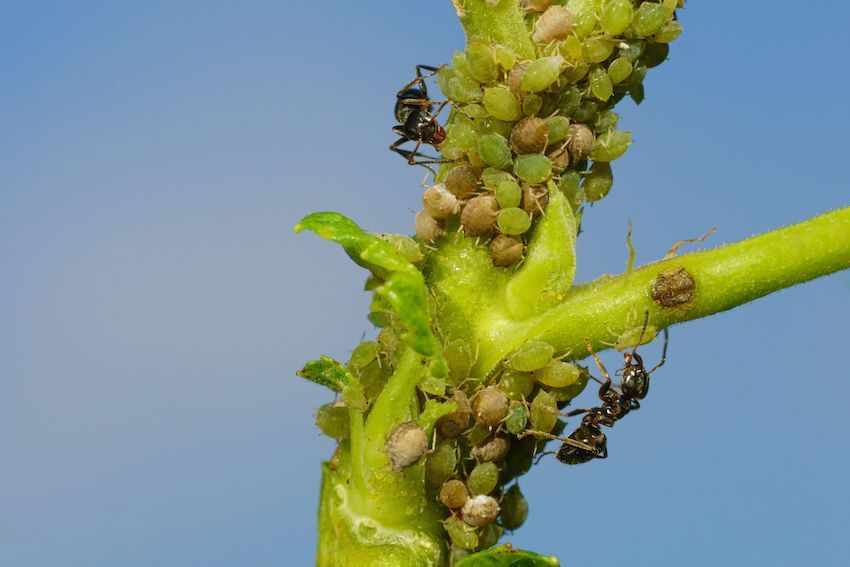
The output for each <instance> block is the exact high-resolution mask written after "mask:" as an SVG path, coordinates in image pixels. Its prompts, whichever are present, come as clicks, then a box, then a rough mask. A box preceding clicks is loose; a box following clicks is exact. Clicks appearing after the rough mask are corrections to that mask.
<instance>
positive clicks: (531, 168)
mask: <svg viewBox="0 0 850 567" xmlns="http://www.w3.org/2000/svg"><path fill="white" fill-rule="evenodd" d="M514 173H515V174H516V176H517V177H519V178H520V179H522V180H523V181H527V182H528V183H543V182H545V181H546V180H547V179H549V177H551V175H552V161H551V160H550V159H549V158H548V157H546V156H544V155H543V154H528V155H524V156H519V157H517V158H516V161H515V162H514Z"/></svg>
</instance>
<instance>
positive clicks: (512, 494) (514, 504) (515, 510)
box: [499, 484, 528, 530]
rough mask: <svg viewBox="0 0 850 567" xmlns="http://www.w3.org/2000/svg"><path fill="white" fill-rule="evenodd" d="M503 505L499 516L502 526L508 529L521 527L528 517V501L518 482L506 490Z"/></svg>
mask: <svg viewBox="0 0 850 567" xmlns="http://www.w3.org/2000/svg"><path fill="white" fill-rule="evenodd" d="M501 506H502V511H501V512H500V513H499V518H500V519H501V524H502V527H504V528H505V529H506V530H515V529H517V528H519V527H520V526H522V525H523V524H524V523H525V520H526V518H528V501H527V500H526V499H525V496H524V495H523V494H522V492H521V491H520V489H519V485H518V484H514V485H513V486H511V487H510V488H508V489H507V490H506V491H505V495H504V496H502V502H501Z"/></svg>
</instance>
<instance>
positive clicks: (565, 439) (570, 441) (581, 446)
mask: <svg viewBox="0 0 850 567" xmlns="http://www.w3.org/2000/svg"><path fill="white" fill-rule="evenodd" d="M529 435H534V436H535V437H544V438H546V439H552V440H554V441H560V442H561V443H566V444H567V445H571V446H573V447H578V448H579V449H584V450H585V451H590V452H591V453H595V452H596V451H597V450H596V449H594V448H593V447H591V446H590V445H588V444H586V443H582V442H581V441H576V440H575V439H570V438H569V437H558V436H557V435H552V434H551V433H546V432H545V431H536V430H534V429H526V430H525V431H523V432H522V433H520V434H519V435H517V436H516V437H517V439H523V438H525V437H528V436H529Z"/></svg>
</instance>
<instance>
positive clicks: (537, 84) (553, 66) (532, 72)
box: [520, 55, 564, 93]
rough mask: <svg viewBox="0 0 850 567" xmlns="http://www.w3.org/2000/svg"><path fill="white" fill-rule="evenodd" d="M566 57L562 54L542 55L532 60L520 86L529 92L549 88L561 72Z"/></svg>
mask: <svg viewBox="0 0 850 567" xmlns="http://www.w3.org/2000/svg"><path fill="white" fill-rule="evenodd" d="M563 67H564V58H563V57H561V56H560V55H552V56H550V57H541V58H540V59H537V60H535V61H532V62H531V63H530V64H529V65H528V67H526V68H525V71H524V72H523V74H522V80H521V81H520V88H522V90H524V91H526V92H529V93H538V92H541V91H545V90H546V89H548V88H549V87H550V86H552V84H554V82H555V81H557V80H558V75H560V74H561V69H562V68H563Z"/></svg>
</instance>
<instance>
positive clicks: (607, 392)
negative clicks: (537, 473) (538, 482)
mask: <svg viewBox="0 0 850 567" xmlns="http://www.w3.org/2000/svg"><path fill="white" fill-rule="evenodd" d="M648 323H649V312H648V311H647V313H646V317H645V318H644V322H643V328H642V330H641V333H640V337H639V338H638V342H637V344H638V345H639V344H641V342H643V336H644V333H646V327H647V324H648ZM663 332H664V347H663V349H662V351H661V361H660V362H659V363H658V364H656V365H655V366H654V367H653V368H652V370H649V371H647V370H646V368H645V367H644V364H643V359H642V358H641V356H640V355H639V354H638V353H637V345H635V347H634V348H633V349H632V351H631V352H626V353H624V354H623V358H624V359H625V364H624V366H623V372H622V379H621V380H620V391H617V390H616V389H615V388H614V387H613V386H612V385H611V382H612V381H611V375H610V374H608V370H607V369H606V368H605V366H604V365H603V364H602V361H601V360H600V359H599V357H598V356H597V355H596V353H595V352H594V351H593V348H592V347H591V346H590V341H589V340H587V339H585V345H586V346H587V350H588V352H589V353H590V354H591V356H593V359H594V360H595V361H596V366H598V367H599V370H600V371H601V372H602V375H603V376H604V377H605V380H604V381H602V382H600V383H601V386H600V387H599V399H600V400H601V401H602V405H600V406H597V407H593V408H587V409H576V410H573V411H571V412H569V413H568V414H567V416H568V417H572V416H576V415H581V414H584V417H583V418H582V420H581V425H580V426H579V427H578V428H577V429H576V430H575V431H573V432H572V433H571V434H570V435H569V437H566V438H561V437H555V436H553V435H548V434H543V436H545V437H550V438H553V439H557V440H559V441H561V442H562V443H563V444H562V445H561V447H560V449H558V452H557V453H556V454H555V458H557V459H558V460H559V461H561V462H562V463H564V464H566V465H578V464H581V463H586V462H588V461H590V460H592V459H605V458H607V457H608V446H607V440H606V437H605V434H604V433H603V432H602V428H601V426H602V425H604V426H606V427H613V425H614V424H615V423H616V422H617V421H619V420H620V419H622V418H623V417H624V416H625V415H626V414H628V413H629V412H630V411H632V410H637V409H639V408H640V401H639V400H642V399H644V398H645V397H646V395H647V394H648V393H649V376H650V374H652V373H653V372H655V371H656V370H658V369H659V368H660V367H661V366H662V365H663V364H664V362H665V361H666V360H667V344H668V341H669V335H668V333H667V329H664V331H663ZM594 380H596V379H595V378H594ZM597 381H598V380H597ZM529 433H534V434H540V433H541V432H531V431H530V432H529Z"/></svg>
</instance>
